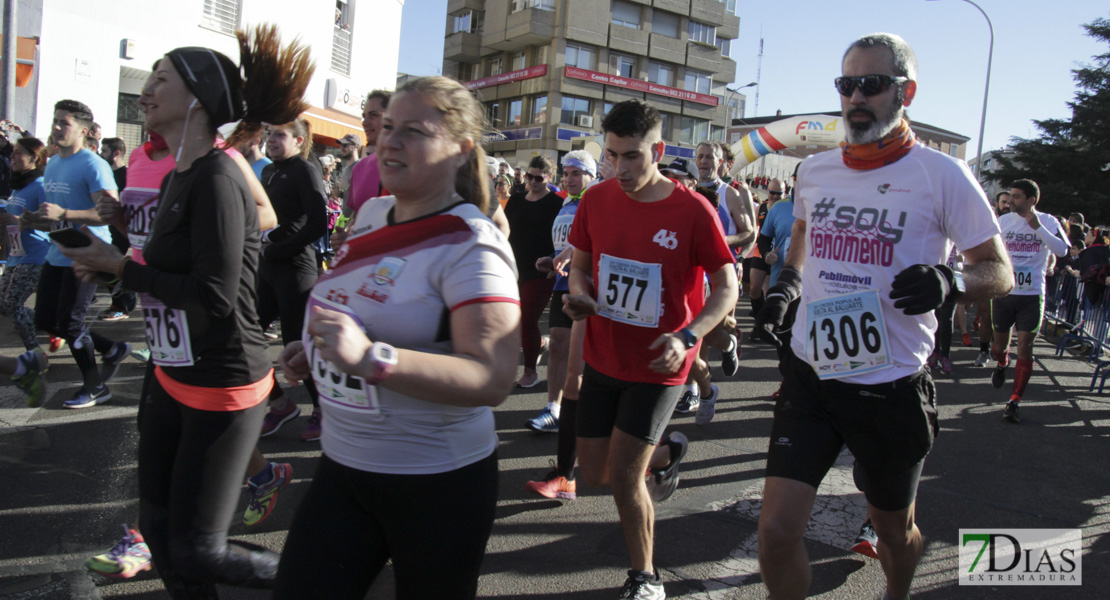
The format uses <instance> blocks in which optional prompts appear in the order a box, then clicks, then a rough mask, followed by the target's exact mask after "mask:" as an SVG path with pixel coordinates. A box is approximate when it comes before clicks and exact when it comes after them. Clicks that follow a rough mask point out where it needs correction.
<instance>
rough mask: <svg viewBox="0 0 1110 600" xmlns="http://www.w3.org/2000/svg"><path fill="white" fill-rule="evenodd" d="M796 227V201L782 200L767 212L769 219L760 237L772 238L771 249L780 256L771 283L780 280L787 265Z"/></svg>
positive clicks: (773, 268)
mask: <svg viewBox="0 0 1110 600" xmlns="http://www.w3.org/2000/svg"><path fill="white" fill-rule="evenodd" d="M793 227H794V201H793V200H781V201H779V202H776V203H775V205H774V206H772V207H771V210H769V211H767V218H766V219H764V220H763V229H760V230H759V233H760V235H765V236H767V237H769V238H771V247H772V248H773V249H774V250H775V253H776V254H778V257H779V259H778V260H776V261H775V264H773V265H771V283H770V285H775V282H776V281H778V280H779V273H782V265H783V264H785V263H786V251H787V250H789V249H790V232H791V230H792V229H793Z"/></svg>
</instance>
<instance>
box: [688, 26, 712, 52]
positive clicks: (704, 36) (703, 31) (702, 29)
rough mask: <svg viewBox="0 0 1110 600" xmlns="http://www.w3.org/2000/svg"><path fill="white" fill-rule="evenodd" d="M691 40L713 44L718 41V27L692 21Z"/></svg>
mask: <svg viewBox="0 0 1110 600" xmlns="http://www.w3.org/2000/svg"><path fill="white" fill-rule="evenodd" d="M690 41H691V42H698V43H699V44H708V45H710V46H712V45H714V43H715V42H716V41H717V28H716V27H713V26H712V25H706V24H705V23H698V22H697V21H690Z"/></svg>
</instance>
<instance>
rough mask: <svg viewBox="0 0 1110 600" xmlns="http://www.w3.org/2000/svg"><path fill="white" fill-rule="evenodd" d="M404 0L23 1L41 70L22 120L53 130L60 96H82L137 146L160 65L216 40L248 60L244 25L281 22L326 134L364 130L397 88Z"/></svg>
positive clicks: (319, 132) (21, 95) (22, 100)
mask: <svg viewBox="0 0 1110 600" xmlns="http://www.w3.org/2000/svg"><path fill="white" fill-rule="evenodd" d="M403 5H404V0H301V1H297V0H153V1H151V0H147V1H139V0H114V1H113V2H99V1H98V2H88V1H87V0H49V1H43V0H22V1H21V2H20V5H19V16H18V20H19V33H20V35H21V36H33V37H37V38H38V49H37V53H36V57H35V74H34V76H33V79H32V81H31V83H30V85H28V86H27V87H26V88H20V89H19V90H18V92H17V113H16V117H17V122H19V124H20V125H22V126H24V127H26V128H28V129H30V130H31V132H32V133H34V134H35V135H36V136H38V137H40V138H45V137H46V136H47V135H49V132H50V127H51V120H52V118H53V113H54V108H53V107H54V103H55V102H57V101H58V100H61V99H65V98H72V99H75V100H80V101H82V102H84V103H85V104H88V105H89V107H90V108H92V110H93V115H94V117H95V118H96V121H97V122H98V123H100V125H101V127H102V129H103V135H104V137H120V138H123V139H124V141H125V142H126V143H127V146H128V149H129V150H130V149H131V148H134V147H135V146H137V145H138V144H139V143H141V141H142V140H143V136H144V134H145V132H144V131H143V115H142V112H141V111H140V110H139V107H138V103H137V101H138V98H139V94H140V93H141V91H142V86H143V85H144V83H145V81H146V78H147V77H148V76H149V75H150V72H151V69H152V67H153V65H154V63H155V62H156V61H157V60H158V59H160V58H161V57H162V56H163V55H164V54H165V53H166V52H168V51H169V50H172V49H174V48H177V47H181V46H202V47H207V48H212V49H214V50H217V51H219V52H222V53H224V54H226V55H227V56H228V57H230V58H231V59H232V60H235V61H238V58H239V47H238V43H237V41H236V39H235V30H236V29H237V28H244V29H249V28H251V27H253V26H254V25H255V24H258V23H273V24H275V25H277V26H278V27H279V29H280V32H281V35H282V39H283V41H285V42H286V43H288V42H290V41H292V40H293V39H294V38H295V37H299V38H300V40H301V42H302V43H304V44H305V45H307V46H308V47H309V48H310V49H311V52H312V58H313V59H314V60H315V62H316V72H315V74H314V76H313V78H312V81H311V83H310V84H309V86H308V89H307V91H306V92H305V94H306V97H305V100H306V101H307V102H308V103H309V104H310V105H311V108H310V109H309V111H308V112H307V113H306V116H307V117H308V119H309V120H310V121H311V122H312V126H313V131H314V133H315V134H316V138H317V140H316V141H317V142H319V143H324V144H327V143H329V142H331V141H333V140H335V139H337V138H339V137H342V136H344V135H346V134H348V133H354V134H356V135H358V136H359V137H360V138H361V137H363V133H362V125H361V116H362V100H363V99H364V98H365V97H366V94H367V93H368V92H369V91H370V90H372V89H375V88H385V89H393V86H394V84H395V81H396V75H397V62H398V53H399V46H400V35H401V34H400V25H401V9H402V7H403Z"/></svg>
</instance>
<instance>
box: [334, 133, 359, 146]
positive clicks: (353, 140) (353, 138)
mask: <svg viewBox="0 0 1110 600" xmlns="http://www.w3.org/2000/svg"><path fill="white" fill-rule="evenodd" d="M339 145H340V146H361V145H362V140H361V139H359V137H358V136H357V135H355V134H353V133H348V134H347V135H345V136H343V137H341V138H339Z"/></svg>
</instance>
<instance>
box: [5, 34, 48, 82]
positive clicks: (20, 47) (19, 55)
mask: <svg viewBox="0 0 1110 600" xmlns="http://www.w3.org/2000/svg"><path fill="white" fill-rule="evenodd" d="M38 44H39V40H38V38H25V37H21V38H19V39H18V40H16V42H15V57H16V63H15V86H16V87H27V84H28V83H31V75H34V73H35V46H38ZM3 53H4V36H2V35H0V60H3V59H4V58H5V57H4V56H3Z"/></svg>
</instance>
